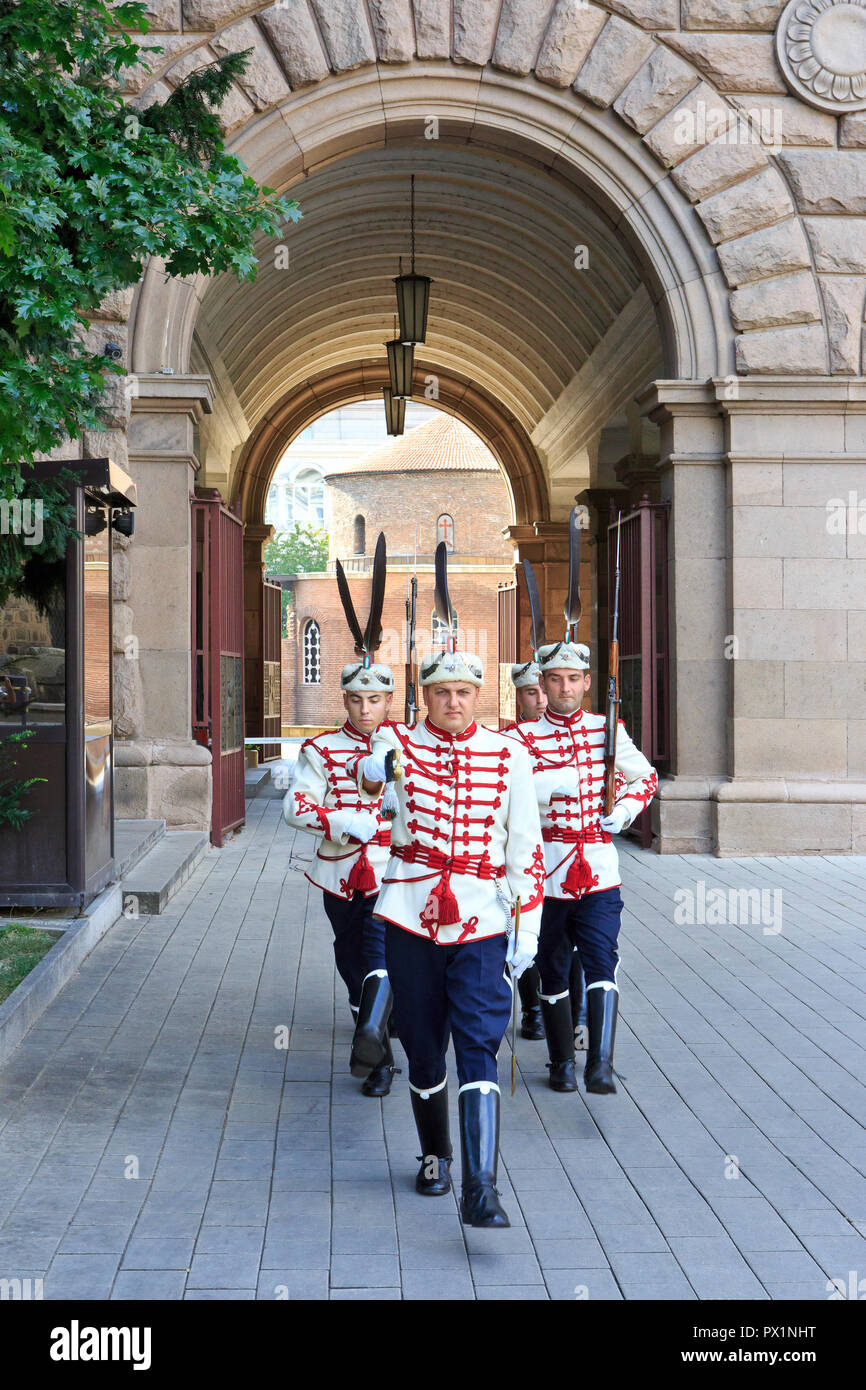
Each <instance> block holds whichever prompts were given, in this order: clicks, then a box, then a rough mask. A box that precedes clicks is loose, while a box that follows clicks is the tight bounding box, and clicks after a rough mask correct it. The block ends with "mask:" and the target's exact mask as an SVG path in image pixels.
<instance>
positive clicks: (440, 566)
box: [434, 541, 454, 637]
mask: <svg viewBox="0 0 866 1390" xmlns="http://www.w3.org/2000/svg"><path fill="white" fill-rule="evenodd" d="M434 606H435V608H436V616H437V618H438V619H439V621H440V623H442V625H443V626H444V627H447V629H448V631H449V633H450V635H451V636H452V637H453V636H454V609H453V608H452V607H451V599H450V598H449V597H448V547H447V546H446V544H445V542H444V541H440V542H439V544H438V545H437V547H436V588H435V591H434Z"/></svg>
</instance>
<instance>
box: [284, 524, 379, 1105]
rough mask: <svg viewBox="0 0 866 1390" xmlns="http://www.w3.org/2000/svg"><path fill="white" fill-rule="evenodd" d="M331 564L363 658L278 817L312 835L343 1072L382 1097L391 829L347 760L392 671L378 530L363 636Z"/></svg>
mask: <svg viewBox="0 0 866 1390" xmlns="http://www.w3.org/2000/svg"><path fill="white" fill-rule="evenodd" d="M337 567H338V568H337V575H338V582H339V584H340V596H341V598H342V599H343V603H344V607H345V606H346V604H348V608H349V609H351V616H350V614H349V611H348V609H347V618H348V619H349V627H350V629H351V630H352V633H353V635H354V636H355V642H356V646H355V650H356V652H357V653H358V655H359V657H360V658H361V659H360V660H359V661H354V662H351V663H350V664H349V665H348V666H344V667H343V670H342V673H341V675H340V690H341V691H342V695H343V705H344V707H345V709H346V713H347V718H346V721H345V723H344V724H343V726H342V728H340V729H335V730H333V731H332V732H331V731H329V732H326V733H323V734H319V735H318V737H316V738H311V739H307V741H306V742H305V743H303V744H302V745H301V750H300V755H299V757H298V763H297V769H296V772H295V776H294V778H293V781H292V785H291V787H290V789H289V791H288V792H287V794H286V796H285V798H284V801H283V815H284V817H285V819H286V821H287V822H288V824H289V825H291V826H294V827H295V828H296V829H299V830H307V831H310V832H312V833H313V834H314V835H316V836H317V837H318V838H319V840H320V844H319V847H318V849H317V851H316V855H315V858H314V859H313V861H312V864H311V866H310V869H309V871H308V872H307V875H306V877H307V878H308V879H309V880H310V882H311V883H313V884H315V885H316V887H317V888H321V889H322V898H323V902H324V907H325V912H326V914H327V917H328V920H329V921H330V923H331V927H332V929H333V932H334V959H335V962H336V966H337V971H338V973H339V975H340V976H341V978H342V980H343V982H344V984H345V985H346V988H347V990H348V992H349V1008H350V1009H351V1011H352V1017H353V1018H354V1020H355V1022H356V1030H355V1037H354V1039H353V1043H352V1053H351V1058H350V1069H351V1071H352V1074H353V1076H358V1077H363V1078H364V1081H363V1085H362V1087H361V1090H362V1091H363V1093H364V1095H367V1096H385V1095H387V1094H388V1092H389V1091H390V1089H391V1080H392V1077H393V1075H394V1071H395V1067H394V1058H393V1055H392V1052H391V1043H390V1039H389V1036H388V1025H389V1020H390V1016H391V1008H392V1003H393V996H392V992H391V987H390V983H389V981H388V971H387V966H386V963H385V932H384V925H383V924H382V923H381V922H379V921H377V919H376V918H374V916H373V908H374V905H375V902H376V894H377V893H378V891H379V886H380V883H381V878H382V873H383V870H384V868H385V865H386V864H387V862H388V856H389V852H390V851H389V845H390V840H391V827H390V824H389V822H388V821H387V820H386V819H385V818H384V817H383V816H382V814H381V808H380V801H381V798H378V799H377V798H375V797H374V798H370V797H363V798H362V797H361V796H360V794H359V792H358V785H357V778H356V776H355V770H354V766H355V765H354V759H355V756H356V755H357V754H358V753H359V752H362V753H364V754H366V753H367V752H368V751H369V748H370V736H371V734H373V733H374V732H375V730H376V729H377V728H378V727H379V725H380V724H381V723H382V722H383V720H385V719H387V717H388V713H389V711H390V708H391V701H392V699H393V695H394V676H393V673H392V672H391V670H390V668H389V667H387V666H383V665H381V664H379V663H377V662H374V661H373V659H372V658H373V655H374V654H375V649H376V647H377V646H378V645H379V642H380V640H381V629H380V626H379V624H380V620H381V611H382V608H381V598H382V596H383V595H384V587H385V546H384V536H382V535H380V536H379V541H378V544H377V548H376V556H375V559H374V567H373V594H372V599H371V608H370V618H369V620H368V623H367V629H366V631H365V633H364V634H362V633H361V630H360V625H359V624H358V620H357V618H356V616H355V611H354V607H353V606H352V600H351V597H350V596H349V591H348V585H347V584H346V581H345V576H344V575H343V571H342V567H341V566H340V563H339V561H337ZM350 764H351V766H350Z"/></svg>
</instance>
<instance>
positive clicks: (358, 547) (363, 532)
mask: <svg viewBox="0 0 866 1390" xmlns="http://www.w3.org/2000/svg"><path fill="white" fill-rule="evenodd" d="M366 553H367V523H366V521H365V520H364V518H363V517H362V516H356V517H355V548H354V550H353V551H352V554H353V555H366Z"/></svg>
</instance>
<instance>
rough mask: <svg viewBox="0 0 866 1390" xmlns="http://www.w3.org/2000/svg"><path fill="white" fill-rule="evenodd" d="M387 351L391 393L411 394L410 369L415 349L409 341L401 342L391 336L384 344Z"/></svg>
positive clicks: (399, 394)
mask: <svg viewBox="0 0 866 1390" xmlns="http://www.w3.org/2000/svg"><path fill="white" fill-rule="evenodd" d="M385 347H386V348H387V351H388V372H389V374H390V377H391V395H392V396H395V397H399V396H402V397H404V398H405V397H407V396H411V394H412V371H413V368H414V365H415V349H414V347H412V345H411V343H403V342H401V341H400V339H399V338H392V339H391V341H390V342H388V343H386V344H385Z"/></svg>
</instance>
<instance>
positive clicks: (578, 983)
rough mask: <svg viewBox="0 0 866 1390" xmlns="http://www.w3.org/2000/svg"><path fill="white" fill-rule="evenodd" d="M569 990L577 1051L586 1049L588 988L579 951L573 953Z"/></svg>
mask: <svg viewBox="0 0 866 1390" xmlns="http://www.w3.org/2000/svg"><path fill="white" fill-rule="evenodd" d="M568 992H569V994H570V995H571V1020H572V1023H573V1024H574V1047H575V1051H577V1052H585V1051H586V1042H587V1035H586V990H585V988H584V980H583V967H582V965H581V963H580V956H579V955H578V954H577V951H572V953H571V974H570V975H569V977H568Z"/></svg>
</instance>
